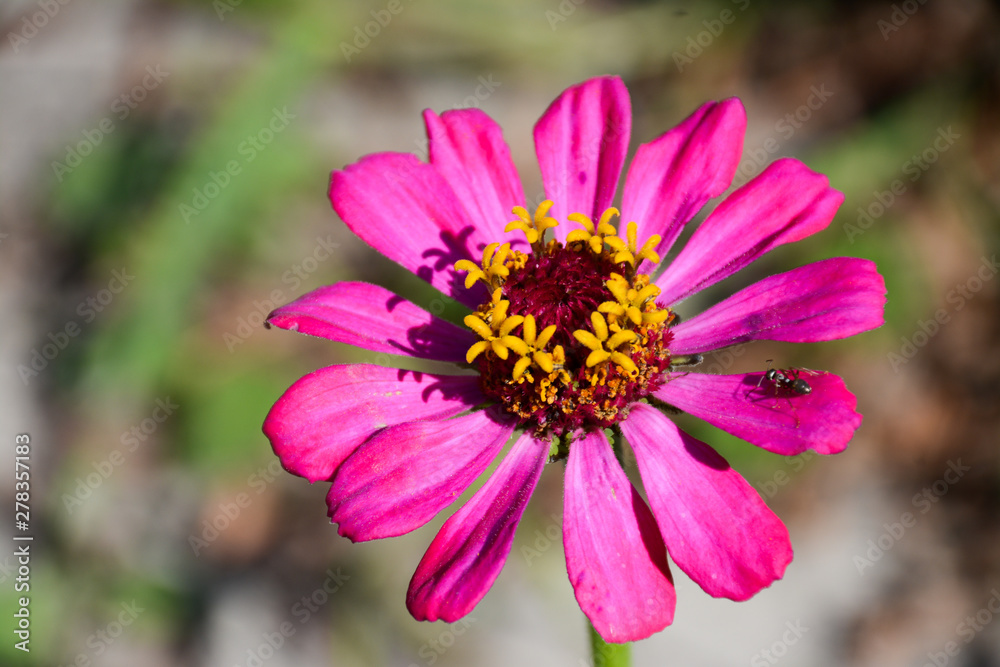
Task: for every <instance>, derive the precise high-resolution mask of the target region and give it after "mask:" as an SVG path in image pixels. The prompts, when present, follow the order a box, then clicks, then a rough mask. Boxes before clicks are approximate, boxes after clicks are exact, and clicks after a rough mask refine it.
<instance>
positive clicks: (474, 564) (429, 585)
mask: <svg viewBox="0 0 1000 667" xmlns="http://www.w3.org/2000/svg"><path fill="white" fill-rule="evenodd" d="M548 452H549V443H548V442H545V441H543V440H536V439H535V438H533V437H531V435H529V434H527V433H526V434H524V435H522V436H521V437H520V439H518V441H517V443H515V444H514V447H513V448H512V449H511V450H510V453H509V454H508V455H507V457H506V458H505V459H504V460H503V462H502V463H501V464H500V465H499V467H497V469H496V471H495V472H494V473H493V475H491V476H490V478H489V480H488V481H487V482H486V484H485V485H484V486H483V487H482V488H481V489H480V490H479V491H478V492H476V495H474V496H473V497H472V499H471V500H470V501H469V502H468V503H466V504H465V506H464V507H462V509H460V510H458V511H457V512H456V513H455V514H453V515H452V516H451V518H449V519H448V520H447V521H446V522H445V524H444V526H442V527H441V530H440V531H439V532H438V534H437V537H435V538H434V541H433V542H431V546H430V547H429V548H428V549H427V553H425V554H424V557H423V558H422V559H421V560H420V565H418V566H417V571H416V572H415V573H414V574H413V579H412V580H411V581H410V589H409V591H408V592H407V594H406V606H407V608H408V609H409V610H410V613H411V614H413V617H414V618H416V619H417V620H418V621H436V620H438V619H443V620H445V621H448V622H449V623H451V622H453V621H457V620H458V619H460V618H462V617H463V616H465V615H466V614H468V613H469V612H470V611H472V608H473V607H475V606H476V605H477V604H478V603H479V601H480V600H481V599H482V598H483V596H484V595H486V592H487V591H489V589H490V587H491V586H492V585H493V582H494V581H495V580H496V578H497V576H498V575H499V574H500V570H501V569H502V568H503V565H504V563H505V562H506V560H507V554H509V553H510V548H511V544H512V543H513V542H514V531H516V530H517V524H518V522H519V521H520V520H521V515H522V514H523V513H524V508H525V507H527V505H528V499H529V498H530V497H531V493H532V492H533V491H534V490H535V485H536V484H537V483H538V478H539V477H540V476H541V474H542V468H543V467H545V461H546V459H547V458H548Z"/></svg>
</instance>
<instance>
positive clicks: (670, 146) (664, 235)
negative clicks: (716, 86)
mask: <svg viewBox="0 0 1000 667" xmlns="http://www.w3.org/2000/svg"><path fill="white" fill-rule="evenodd" d="M746 128H747V114H746V110H745V109H744V108H743V103H742V102H740V101H739V100H738V99H736V98H735V97H733V98H730V99H728V100H723V101H722V102H708V103H706V104H704V105H702V106H701V108H699V109H698V110H697V111H695V112H694V113H693V114H691V115H690V116H689V117H688V118H687V119H685V120H684V122H682V123H681V124H680V125H678V126H677V127H675V128H674V129H672V130H670V131H669V132H667V133H666V134H663V135H662V136H660V137H659V138H657V139H655V140H654V141H651V142H649V143H647V144H643V145H641V146H639V150H637V151H636V153H635V157H634V158H633V159H632V166H631V167H629V171H628V176H627V177H626V178H625V190H624V193H623V195H622V221H623V222H625V223H628V222H630V221H635V223H636V227H637V229H638V238H639V243H640V244H642V243H645V241H646V239H648V238H649V237H650V236H652V235H653V234H659V235H660V237H661V239H662V240H661V241H660V244H659V246H657V248H656V251H657V252H658V253H659V254H660V256H661V257H662V256H664V255H665V254H666V253H667V251H668V250H670V247H671V246H672V245H673V244H674V241H675V240H676V239H677V236H678V234H680V233H681V230H682V229H683V228H684V225H685V224H687V222H688V221H689V220H691V218H693V217H694V216H695V215H696V214H697V213H698V211H699V210H701V207H702V206H704V205H705V202H707V201H708V200H709V199H711V198H712V197H718V196H719V195H721V194H722V193H723V192H725V191H726V188H728V187H729V184H730V183H731V182H732V180H733V176H734V175H735V174H736V168H737V167H738V166H739V162H740V156H741V155H742V154H743V135H744V134H745V133H746ZM650 269H652V265H651V264H649V263H648V262H646V263H645V264H644V265H643V266H642V267H640V270H641V271H642V272H643V273H648V272H649V270H650Z"/></svg>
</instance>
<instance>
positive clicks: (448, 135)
mask: <svg viewBox="0 0 1000 667" xmlns="http://www.w3.org/2000/svg"><path fill="white" fill-rule="evenodd" d="M424 122H425V123H426V125H427V138H428V139H429V142H430V144H429V152H430V161H431V164H432V165H434V168H435V169H437V170H438V172H439V173H440V174H441V175H442V176H443V177H444V180H446V181H447V182H448V184H449V185H450V186H451V189H452V190H453V191H454V192H455V194H456V195H457V197H458V199H459V200H460V201H461V202H462V203H463V204H464V205H465V209H466V211H468V214H469V218H470V219H471V220H475V221H476V224H477V226H478V227H479V229H481V230H482V231H483V232H484V234H485V235H488V236H490V237H493V240H496V241H503V240H509V241H514V240H515V239H514V237H513V235H512V236H511V237H510V238H508V239H505V237H504V231H503V229H504V227H505V226H506V225H507V223H508V222H510V221H511V220H514V219H515V217H514V215H513V214H512V213H511V209H512V208H514V207H515V206H524V190H522V188H521V179H520V178H519V177H518V175H517V169H516V168H515V167H514V162H513V160H512V159H511V157H510V148H508V147H507V143H506V142H505V141H504V139H503V131H502V130H501V129H500V126H499V125H497V124H496V123H495V122H494V121H493V119H491V118H490V117H489V116H487V115H486V114H485V113H483V112H482V111H480V110H479V109H457V110H454V111H446V112H444V113H443V114H441V115H440V116H438V115H437V114H435V113H434V112H433V111H431V110H430V109H428V110H427V111H425V112H424Z"/></svg>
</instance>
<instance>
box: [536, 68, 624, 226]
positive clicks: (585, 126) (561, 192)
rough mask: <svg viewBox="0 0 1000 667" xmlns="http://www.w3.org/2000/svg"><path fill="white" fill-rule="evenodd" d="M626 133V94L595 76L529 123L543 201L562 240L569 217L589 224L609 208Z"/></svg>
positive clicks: (621, 87) (617, 85)
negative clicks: (547, 202) (572, 215)
mask: <svg viewBox="0 0 1000 667" xmlns="http://www.w3.org/2000/svg"><path fill="white" fill-rule="evenodd" d="M631 132H632V106H631V103H630V102H629V97H628V90H626V89H625V84H624V83H622V80H621V79H619V78H618V77H609V76H605V77H598V78H594V79H590V80H588V81H584V82H583V83H581V84H577V85H575V86H573V87H572V88H569V89H567V90H566V91H565V92H563V93H562V95H560V96H559V97H558V98H556V100H555V101H554V102H553V103H552V104H551V105H550V106H549V108H548V109H547V110H546V111H545V113H544V114H543V115H542V117H541V118H540V119H539V120H538V123H536V124H535V153H536V155H537V156H538V164H539V166H540V167H541V170H542V183H543V184H544V185H545V196H546V197H547V198H548V199H551V200H553V201H554V202H555V205H554V206H553V207H552V209H551V210H550V211H549V215H551V216H553V217H554V218H555V219H556V220H558V221H559V226H558V227H556V228H555V229H554V230H553V231H554V232H556V238H558V239H560V240H564V239H565V238H566V234H567V233H569V231H570V230H572V229H577V225H575V224H573V223H571V222H568V221H567V220H566V216H567V215H568V214H569V213H583V214H584V215H587V216H590V217H591V218H592V219H593V220H594V221H595V222H596V221H597V220H598V219H599V218H600V217H601V214H602V213H603V212H604V210H605V209H607V208H608V207H609V206H611V202H612V200H613V199H614V196H615V191H616V190H617V189H618V178H619V176H620V175H621V170H622V165H623V164H625V153H626V152H627V151H628V141H629V136H630V135H631Z"/></svg>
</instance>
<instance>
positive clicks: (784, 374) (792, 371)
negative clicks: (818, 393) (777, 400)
mask: <svg viewBox="0 0 1000 667" xmlns="http://www.w3.org/2000/svg"><path fill="white" fill-rule="evenodd" d="M773 361H774V360H773V359H768V360H767V371H766V372H765V373H764V375H762V376H761V378H760V382H758V383H757V386H758V387H759V386H760V383H761V382H763V381H764V380H768V381H770V382H771V383H772V384H773V385H774V387H775V389H791V390H792V391H793V392H795V393H796V394H798V395H799V396H805V395H806V394H809V393H811V392H812V387H810V386H809V383H808V382H806V381H805V380H803V379H802V378H801V377H800V374H801V373H802V372H803V371H804V372H807V373H815V371H807V370H804V369H798V368H785V369H781V368H771V363H772V362H773Z"/></svg>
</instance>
